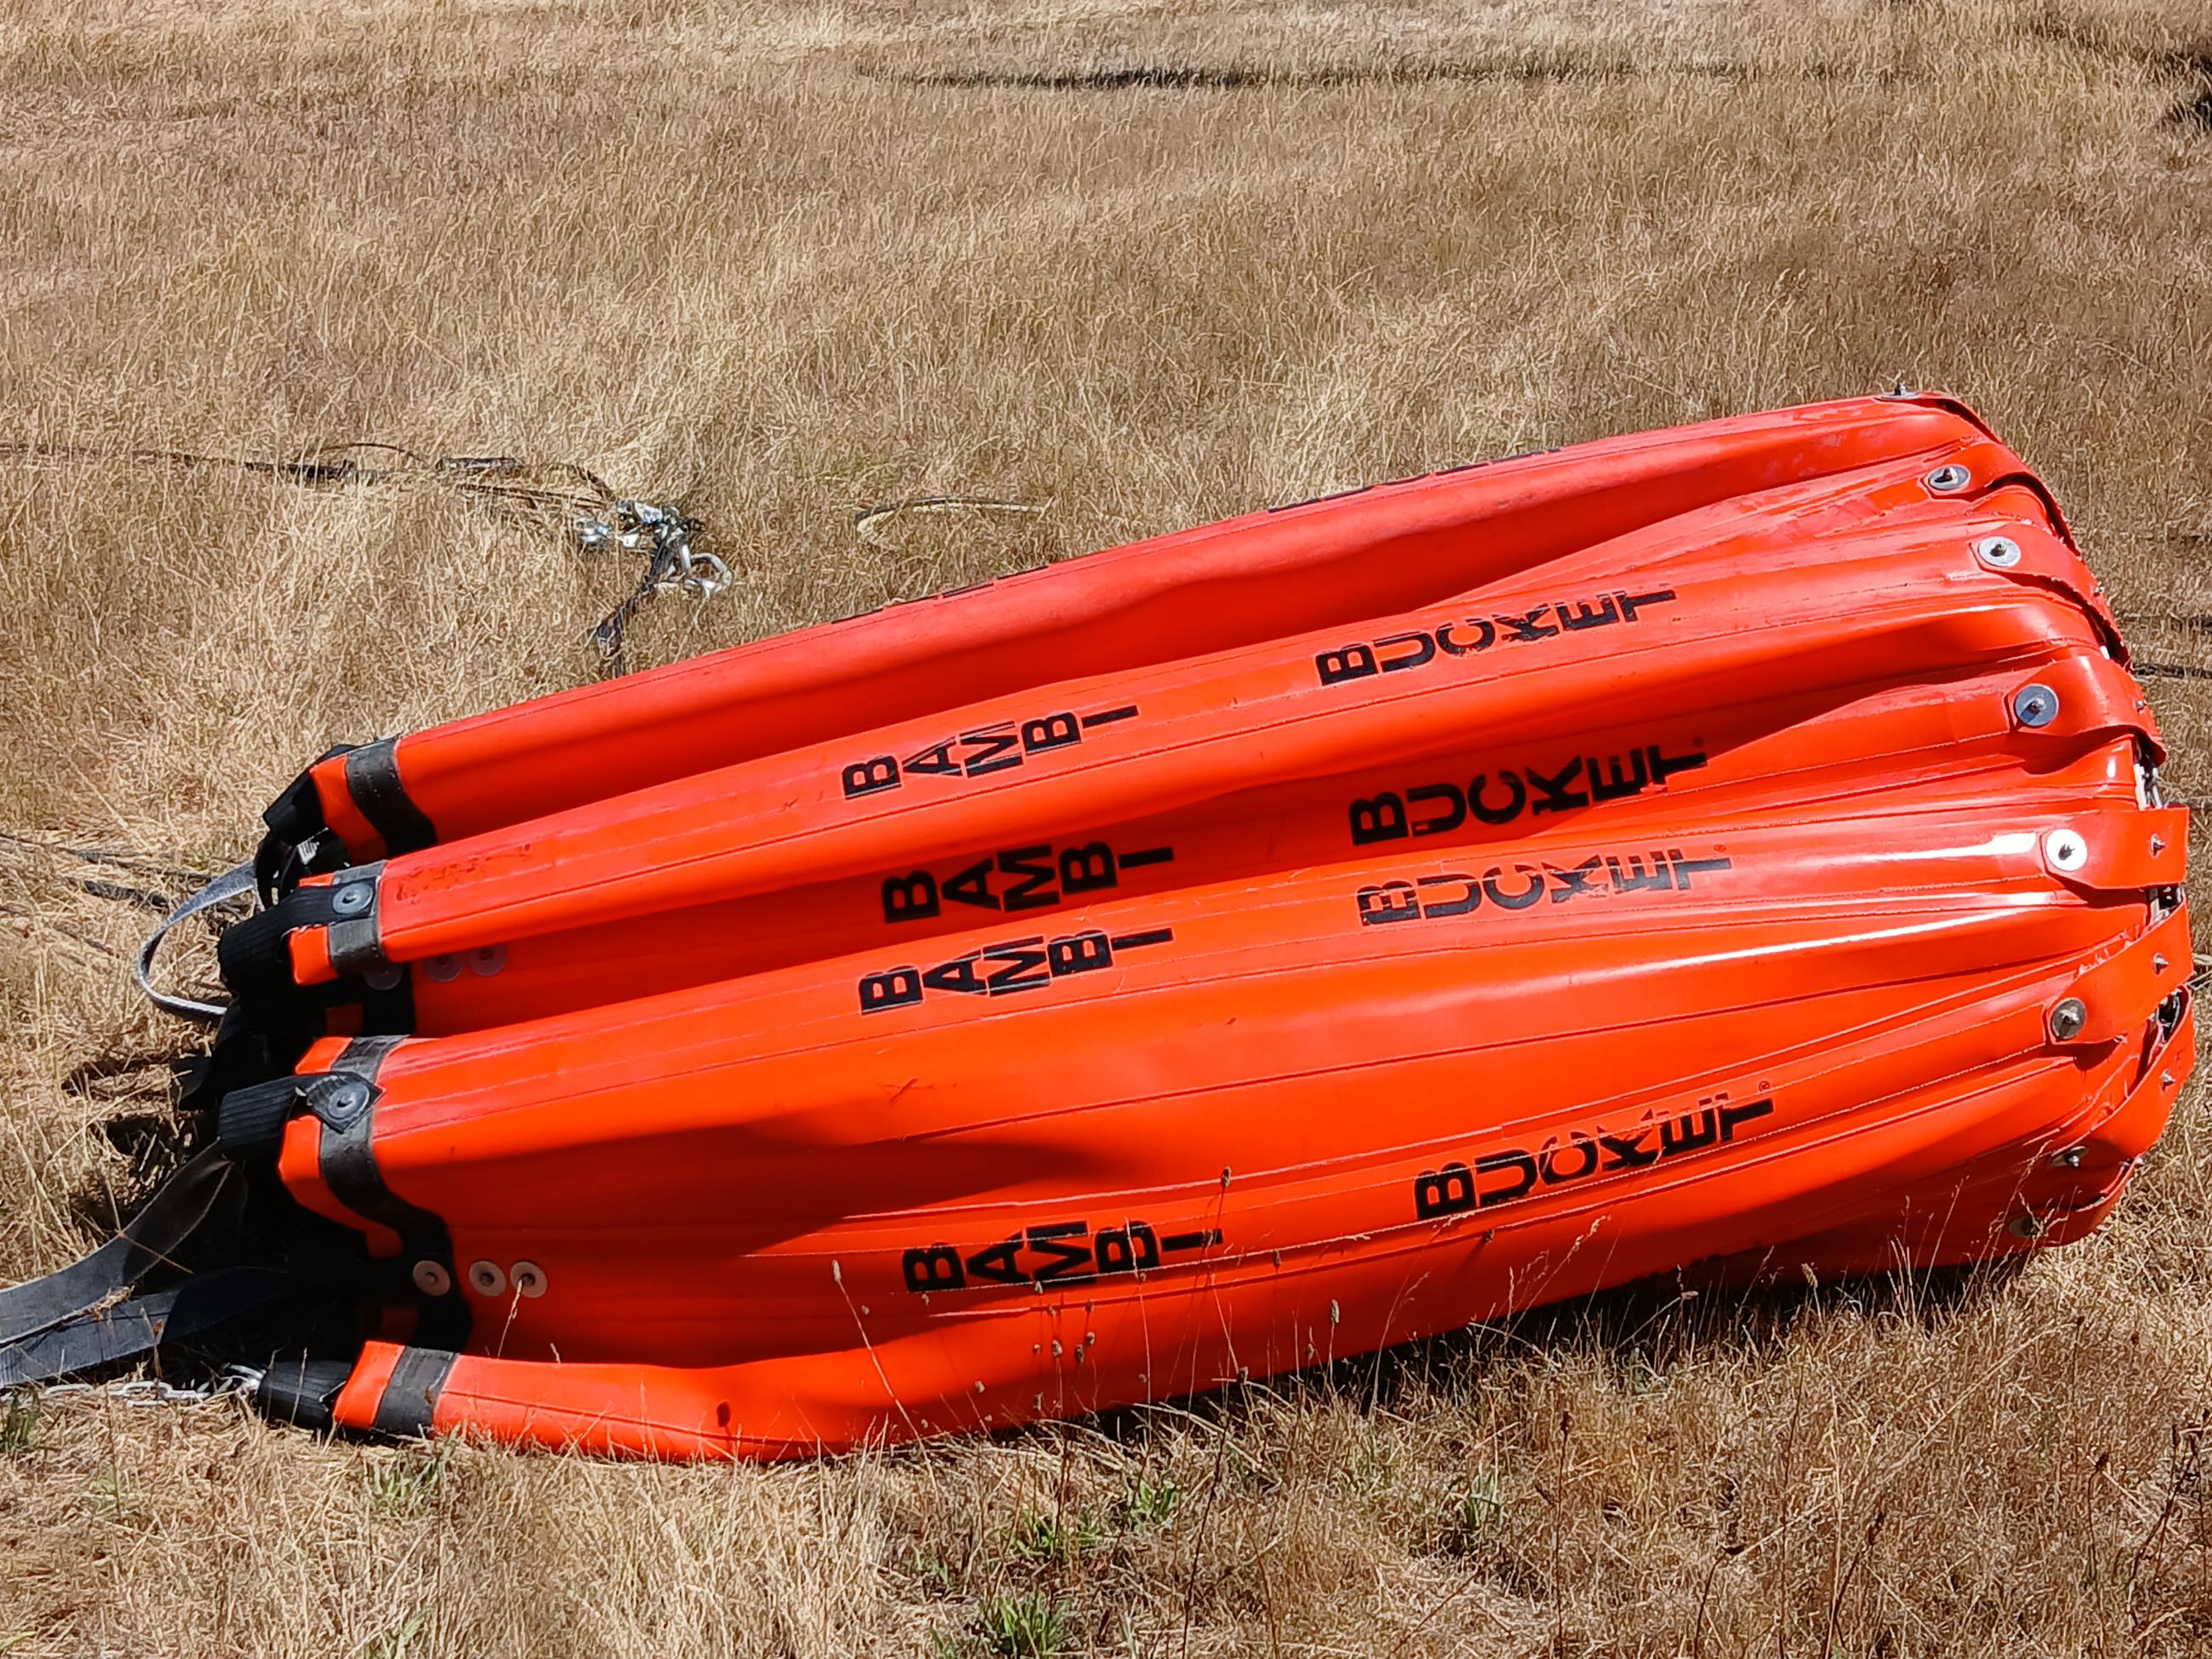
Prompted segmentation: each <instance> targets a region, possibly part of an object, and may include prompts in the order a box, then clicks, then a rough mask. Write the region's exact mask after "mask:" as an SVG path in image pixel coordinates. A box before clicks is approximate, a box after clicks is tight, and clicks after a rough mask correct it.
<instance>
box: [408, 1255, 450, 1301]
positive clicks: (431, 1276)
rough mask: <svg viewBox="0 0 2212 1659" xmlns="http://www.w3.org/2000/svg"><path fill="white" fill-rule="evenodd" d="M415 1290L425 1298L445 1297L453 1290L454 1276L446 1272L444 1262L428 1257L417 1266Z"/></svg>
mask: <svg viewBox="0 0 2212 1659" xmlns="http://www.w3.org/2000/svg"><path fill="white" fill-rule="evenodd" d="M414 1278H415V1288H416V1290H418V1291H422V1294H423V1295H425V1296H443V1295H445V1293H446V1292H447V1291H450V1290H452V1289H453V1274H451V1273H447V1271H446V1264H445V1263H444V1262H442V1261H430V1260H428V1258H427V1257H426V1258H425V1259H424V1260H422V1261H418V1262H416V1264H415V1273H414Z"/></svg>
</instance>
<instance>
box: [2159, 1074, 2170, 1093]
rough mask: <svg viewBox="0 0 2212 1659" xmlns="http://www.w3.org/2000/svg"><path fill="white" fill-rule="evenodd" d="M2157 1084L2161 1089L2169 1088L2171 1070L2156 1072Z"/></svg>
mask: <svg viewBox="0 0 2212 1659" xmlns="http://www.w3.org/2000/svg"><path fill="white" fill-rule="evenodd" d="M2158 1086H2159V1087H2160V1088H2161V1089H2171V1088H2172V1087H2173V1073H2171V1072H2160V1073H2159V1074H2158Z"/></svg>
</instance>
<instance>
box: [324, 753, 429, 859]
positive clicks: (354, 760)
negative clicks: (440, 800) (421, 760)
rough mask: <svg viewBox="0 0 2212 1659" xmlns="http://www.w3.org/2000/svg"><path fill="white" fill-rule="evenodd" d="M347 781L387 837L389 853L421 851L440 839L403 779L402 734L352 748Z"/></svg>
mask: <svg viewBox="0 0 2212 1659" xmlns="http://www.w3.org/2000/svg"><path fill="white" fill-rule="evenodd" d="M345 781H346V793H348V794H349V795H351V796H352V797H353V804H354V805H356V806H357V807H358V808H360V809H361V815H362V817H365V818H367V819H368V822H369V825H370V827H371V828H372V829H374V830H375V831H376V833H377V834H378V835H379V836H382V837H383V838H384V850H385V852H386V854H396V853H415V852H419V851H421V850H422V848H425V847H431V846H435V844H436V843H437V840H438V832H437V830H436V829H435V828H433V827H432V825H431V823H430V820H429V819H428V817H425V816H423V812H422V808H421V807H419V806H417V805H416V804H415V803H414V802H413V801H412V800H410V799H408V795H407V786H406V785H405V784H404V783H403V782H401V781H400V779H399V739H398V738H378V739H377V740H376V741H375V742H374V743H365V744H362V746H361V747H360V748H358V749H350V750H347V751H346V757H345Z"/></svg>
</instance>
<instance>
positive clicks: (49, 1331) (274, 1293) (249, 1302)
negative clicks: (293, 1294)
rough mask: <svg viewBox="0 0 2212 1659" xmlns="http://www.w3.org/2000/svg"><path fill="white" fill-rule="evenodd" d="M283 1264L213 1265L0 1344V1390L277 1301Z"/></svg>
mask: <svg viewBox="0 0 2212 1659" xmlns="http://www.w3.org/2000/svg"><path fill="white" fill-rule="evenodd" d="M292 1285H293V1280H292V1276H291V1274H290V1273H288V1272H287V1271H285V1270H284V1269H283V1268H282V1267H271V1266H268V1265H265V1264H258V1263H257V1264H251V1265H245V1266H240V1267H218V1268H216V1269H215V1270H214V1271H213V1272H211V1273H201V1274H199V1275H198V1276H197V1278H192V1279H186V1280H185V1281H184V1283H183V1284H181V1285H173V1286H171V1287H170V1288H169V1289H167V1290H163V1291H150V1292H149V1293H148V1294H146V1295H144V1296H137V1297H131V1298H130V1299H129V1300H128V1301H125V1302H118V1303H117V1304H115V1305H114V1306H112V1307H108V1308H101V1309H100V1310H97V1311H96V1312H89V1313H80V1314H78V1315H76V1316H74V1317H72V1318H69V1319H64V1320H61V1321H59V1322H57V1323H55V1324H53V1325H51V1326H49V1327H47V1328H46V1329H44V1330H41V1331H35V1332H33V1333H32V1334H29V1335H27V1336H25V1337H23V1338H22V1339H21V1340H18V1341H13V1342H6V1343H0V1389H12V1388H17V1387H20V1386H21V1385H22V1384H24V1383H52V1382H55V1381H57V1380H58V1379H60V1378H62V1377H66V1376H76V1375H78V1374H79V1373H81V1372H84V1371H89V1370H98V1369H100V1367H102V1366H105V1365H112V1364H116V1363H117V1362H118V1361H119V1360H125V1359H136V1358H138V1357H139V1356H140V1355H142V1354H148V1353H151V1352H153V1351H154V1350H155V1348H157V1347H160V1346H161V1345H162V1344H163V1343H165V1342H173V1341H176V1340H179V1339H180V1338H183V1337H187V1336H193V1335H197V1334H198V1333H200V1332H202V1331H206V1330H212V1329H213V1328H215V1327H216V1326H218V1325H222V1324H226V1323H228V1322H229V1321H231V1320H234V1319H236V1318H238V1317H239V1316H240V1315H242V1314H246V1313H250V1312H252V1310H254V1309H256V1308H261V1307H265V1306H267V1305H268V1304H270V1303H272V1302H276V1301H277V1300H279V1299H280V1298H282V1297H283V1296H284V1295H285V1293H286V1292H287V1291H289V1290H290V1289H291V1288H292Z"/></svg>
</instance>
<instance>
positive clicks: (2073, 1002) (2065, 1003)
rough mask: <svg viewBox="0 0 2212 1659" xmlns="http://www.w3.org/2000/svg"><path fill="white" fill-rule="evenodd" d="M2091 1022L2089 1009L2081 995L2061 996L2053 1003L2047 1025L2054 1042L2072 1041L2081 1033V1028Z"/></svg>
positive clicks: (2046, 1020) (2046, 1021)
mask: <svg viewBox="0 0 2212 1659" xmlns="http://www.w3.org/2000/svg"><path fill="white" fill-rule="evenodd" d="M2088 1023H2089V1011H2088V1009H2087V1007H2085V1006H2083V1005H2082V1001H2081V998H2079V997H2061V998H2059V999H2058V1000H2057V1001H2056V1002H2054V1003H2052V1004H2051V1013H2050V1015H2049V1017H2048V1018H2046V1019H2045V1022H2044V1024H2045V1026H2046V1027H2047V1028H2048V1029H2049V1030H2050V1032H2051V1041H2052V1042H2072V1041H2073V1040H2074V1039H2075V1037H2077V1036H2081V1028H2082V1027H2083V1026H2084V1025H2087V1024H2088Z"/></svg>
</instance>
